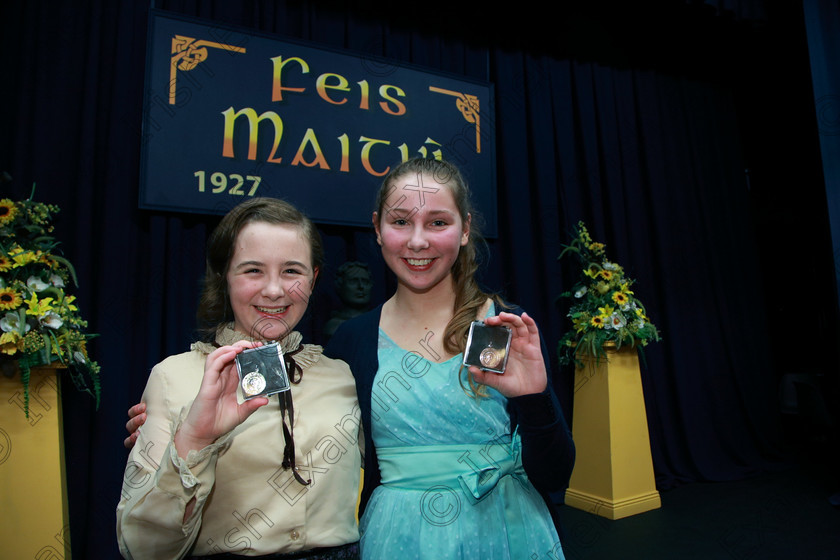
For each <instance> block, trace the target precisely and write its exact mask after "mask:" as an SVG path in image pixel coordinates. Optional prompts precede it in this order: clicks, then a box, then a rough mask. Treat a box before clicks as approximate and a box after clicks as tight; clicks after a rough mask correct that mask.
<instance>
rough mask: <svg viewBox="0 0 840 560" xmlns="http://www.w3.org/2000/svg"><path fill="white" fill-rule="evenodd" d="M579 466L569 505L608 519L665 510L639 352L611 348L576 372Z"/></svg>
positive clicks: (574, 428)
mask: <svg viewBox="0 0 840 560" xmlns="http://www.w3.org/2000/svg"><path fill="white" fill-rule="evenodd" d="M572 434H573V436H574V439H575V447H576V449H577V459H576V461H575V468H574V471H572V478H571V481H570V482H569V489H568V490H566V504H567V505H569V506H572V507H574V508H577V509H582V510H584V511H588V512H590V513H594V514H597V515H600V516H602V517H606V518H609V519H620V518H622V517H627V516H630V515H635V514H637V513H642V512H645V511H649V510H652V509H656V508H658V507H660V506H661V501H660V499H659V492H657V490H656V482H655V479H654V476H653V461H652V460H651V455H650V438H649V436H648V426H647V417H646V416H645V401H644V396H643V393H642V380H641V375H640V372H639V355H638V352H637V351H636V349H635V348H630V347H626V346H625V347H623V348H621V350H618V351H616V350H615V349H614V348H608V349H607V357H606V359H604V358H601V360H600V363H597V364H596V362H595V360H594V359H586V360H584V367H583V368H578V369H577V370H576V371H575V398H574V414H573V421H572Z"/></svg>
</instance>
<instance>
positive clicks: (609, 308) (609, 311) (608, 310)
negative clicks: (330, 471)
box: [598, 305, 615, 319]
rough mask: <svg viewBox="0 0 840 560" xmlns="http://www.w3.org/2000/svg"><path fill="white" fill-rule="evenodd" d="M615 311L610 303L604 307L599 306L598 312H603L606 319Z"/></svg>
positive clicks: (603, 317) (602, 314)
mask: <svg viewBox="0 0 840 560" xmlns="http://www.w3.org/2000/svg"><path fill="white" fill-rule="evenodd" d="M613 311H615V309H613V308H612V306H610V305H605V306H604V307H599V308H598V313H600V314H601V318H602V319H606V318H607V317H609V316H610V315H612V314H613Z"/></svg>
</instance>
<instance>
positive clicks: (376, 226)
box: [372, 212, 382, 246]
mask: <svg viewBox="0 0 840 560" xmlns="http://www.w3.org/2000/svg"><path fill="white" fill-rule="evenodd" d="M372 219H373V230H374V231H375V232H376V242H377V243H379V245H380V246H381V245H382V234H381V232H380V231H379V213H378V212H374V213H373V218H372Z"/></svg>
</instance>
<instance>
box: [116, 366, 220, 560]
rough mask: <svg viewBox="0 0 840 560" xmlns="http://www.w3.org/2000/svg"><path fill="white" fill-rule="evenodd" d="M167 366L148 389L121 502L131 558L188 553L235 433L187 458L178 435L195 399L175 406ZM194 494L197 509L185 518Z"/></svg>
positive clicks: (121, 529)
mask: <svg viewBox="0 0 840 560" xmlns="http://www.w3.org/2000/svg"><path fill="white" fill-rule="evenodd" d="M164 369H165V368H164V367H162V365H161V364H159V365H157V366H155V368H154V369H153V370H152V373H151V375H150V376H149V381H148V383H147V385H146V390H145V391H144V393H143V402H145V403H146V415H147V420H146V423H145V424H144V425H143V427H142V429H141V430H140V436H139V437H138V438H137V443H136V444H135V446H134V447H133V448H132V450H131V453H130V455H129V457H128V463H127V465H126V469H125V474H124V477H123V487H122V494H121V496H120V502H119V505H118V506H117V540H118V542H119V547H120V552H121V553H122V555H123V556H124V557H125V558H127V559H133V560H144V559H154V560H158V559H160V560H165V559H177V558H184V557H185V556H187V555H188V553H189V550H190V548H191V547H192V545H193V542H194V541H195V538H196V536H197V535H198V531H199V529H200V527H201V515H202V511H203V508H204V503H205V501H206V500H207V497H208V496H209V494H210V491H211V490H212V488H213V484H214V482H215V467H216V461H217V459H218V456H219V452H220V450H221V449H223V448H224V447H225V446H226V443H227V440H228V439H229V437H230V434H228V435H227V436H224V437H222V438H220V439H219V440H217V441H216V442H215V443H213V444H212V445H209V446H207V447H205V448H204V449H202V450H200V451H191V452H190V453H189V455H188V456H187V458H186V459H182V458H181V457H179V456H178V453H177V452H176V451H175V445H174V443H173V441H172V440H173V437H174V434H175V432H176V431H177V428H178V426H179V425H180V421H181V420H182V419H183V417H184V416H185V415H186V411H187V410H188V407H189V405H188V404H187V406H183V407H182V408H181V409H180V410H179V411H178V412H175V411H174V410H173V408H172V406H173V404H172V401H171V399H172V398H173V397H174V395H171V394H170V393H171V387H169V386H168V383H167V376H166V374H165V372H164ZM184 373H186V372H184ZM189 398H191V396H190V397H189ZM187 402H189V401H187ZM175 406H177V405H175ZM193 498H195V500H196V501H195V505H194V507H193V509H192V513H191V515H190V516H189V517H188V518H187V519H184V512H185V510H186V507H187V504H188V503H189V502H190V501H191V500H192V499H193Z"/></svg>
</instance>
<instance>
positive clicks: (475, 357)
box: [463, 321, 512, 373]
mask: <svg viewBox="0 0 840 560" xmlns="http://www.w3.org/2000/svg"><path fill="white" fill-rule="evenodd" d="M511 336H512V335H511V331H510V329H509V328H508V327H505V326H498V327H491V326H488V325H485V324H484V322H483V321H473V322H472V324H471V325H470V332H469V335H468V336H467V347H466V349H465V350H464V362H463V363H464V365H465V366H476V367H479V368H481V369H483V370H486V371H492V372H494V373H504V372H505V367H506V366H507V357H508V352H509V351H510V339H511Z"/></svg>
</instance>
